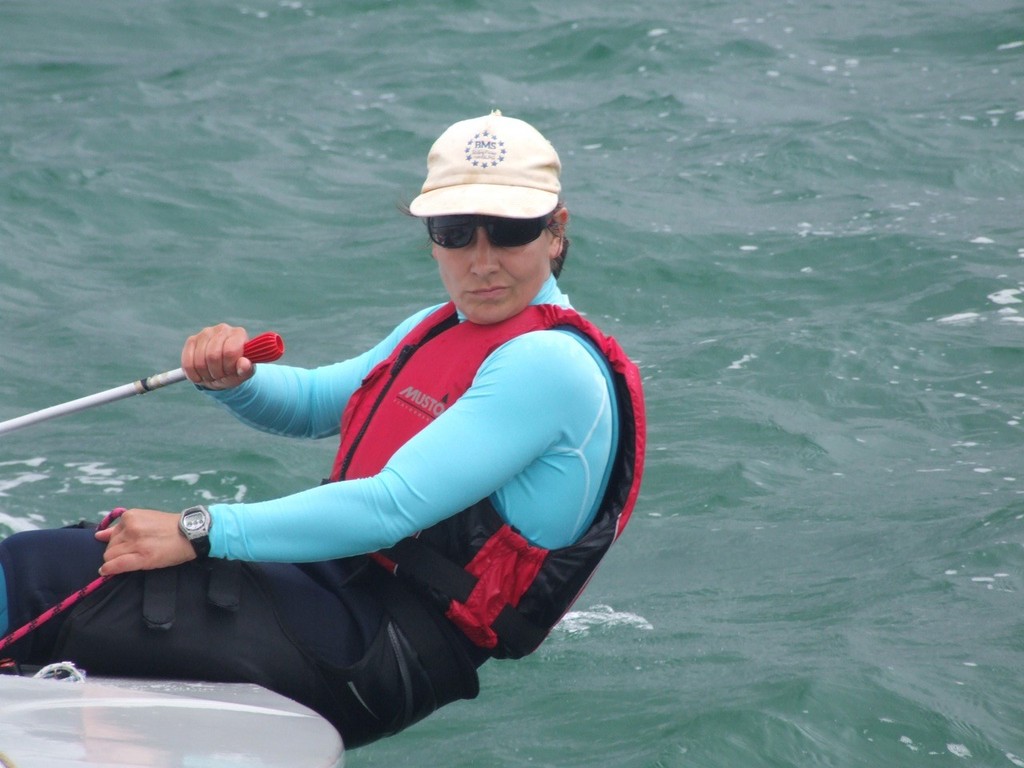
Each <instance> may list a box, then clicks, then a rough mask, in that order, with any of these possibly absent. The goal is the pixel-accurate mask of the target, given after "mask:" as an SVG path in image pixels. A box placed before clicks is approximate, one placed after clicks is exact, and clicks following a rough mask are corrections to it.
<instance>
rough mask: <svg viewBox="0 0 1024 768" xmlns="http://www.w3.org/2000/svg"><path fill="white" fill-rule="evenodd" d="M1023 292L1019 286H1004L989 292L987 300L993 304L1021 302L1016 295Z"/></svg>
mask: <svg viewBox="0 0 1024 768" xmlns="http://www.w3.org/2000/svg"><path fill="white" fill-rule="evenodd" d="M1021 293H1024V291H1022V290H1021V289H1020V288H1004V289H1003V290H1001V291H996V292H995V293H990V294H989V295H988V300H989V301H991V302H993V303H995V304H1022V303H1024V301H1021V299H1018V298H1017V297H1018V296H1020V295H1021Z"/></svg>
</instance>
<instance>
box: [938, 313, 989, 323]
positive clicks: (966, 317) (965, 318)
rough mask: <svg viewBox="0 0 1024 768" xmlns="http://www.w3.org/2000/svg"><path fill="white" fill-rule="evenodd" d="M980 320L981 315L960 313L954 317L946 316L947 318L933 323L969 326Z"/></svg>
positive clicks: (941, 318)
mask: <svg viewBox="0 0 1024 768" xmlns="http://www.w3.org/2000/svg"><path fill="white" fill-rule="evenodd" d="M980 319H981V315H979V314H978V313H977V312H960V313H958V314H955V315H948V316H947V317H940V318H939V319H938V320H936V321H935V322H937V323H947V324H949V325H969V324H971V323H973V322H976V321H977V320H980Z"/></svg>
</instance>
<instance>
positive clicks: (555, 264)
mask: <svg viewBox="0 0 1024 768" xmlns="http://www.w3.org/2000/svg"><path fill="white" fill-rule="evenodd" d="M563 208H565V203H564V202H562V201H561V200H559V201H558V205H556V206H555V210H553V211H552V212H551V223H550V224H548V231H549V232H550V233H551V234H553V235H554V236H555V237H557V238H559V239H560V240H561V241H562V250H561V251H559V253H558V255H557V256H556V257H555V258H553V259H552V260H551V274H553V275H554V276H555V277H556V278H557V277H558V276H559V275H560V274H562V267H563V266H564V265H565V257H566V256H568V255H569V236H568V235H567V234H566V232H565V231H566V230H567V229H568V228H569V222H568V220H566V221H565V222H564V223H563V222H560V221H558V220H557V219H556V218H555V214H556V213H558V212H559V211H560V210H562V209H563Z"/></svg>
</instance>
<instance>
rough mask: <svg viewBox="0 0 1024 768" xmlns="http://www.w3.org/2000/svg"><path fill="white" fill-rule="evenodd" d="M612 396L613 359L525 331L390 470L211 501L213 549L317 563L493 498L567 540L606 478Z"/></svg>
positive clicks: (529, 534) (537, 534)
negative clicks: (609, 363) (282, 492)
mask: <svg viewBox="0 0 1024 768" xmlns="http://www.w3.org/2000/svg"><path fill="white" fill-rule="evenodd" d="M313 375H314V377H316V376H318V375H324V374H316V373H315V372H314V374H313ZM613 397H614V395H613V393H612V389H611V383H610V376H609V373H608V371H607V369H606V365H605V364H604V362H603V360H601V359H600V356H599V355H598V353H597V352H596V351H595V350H593V349H592V347H591V345H590V344H589V343H587V342H585V341H583V340H582V339H580V338H579V337H578V336H576V335H575V334H571V333H568V332H558V331H555V332H552V331H541V332H535V333H529V334H526V335H524V336H520V337H517V338H516V339H513V340H512V341H510V342H508V343H506V344H505V345H503V346H502V347H500V348H499V349H498V350H496V351H495V352H494V353H492V354H491V355H490V356H489V357H488V358H487V360H486V361H485V362H484V364H483V365H482V366H481V368H480V370H479V371H478V372H477V376H476V378H475V379H474V381H473V384H472V386H471V387H470V388H469V389H468V390H467V391H466V393H465V394H464V395H463V396H462V397H461V398H459V400H458V401H456V403H455V404H454V405H452V407H450V408H449V409H448V410H447V411H445V412H444V413H443V414H442V415H441V416H439V417H438V418H437V419H436V420H435V421H434V422H432V423H431V424H430V425H429V426H427V427H426V428H425V429H423V430H422V431H421V432H420V433H419V434H417V435H416V436H415V437H413V438H412V439H411V440H410V441H409V442H408V443H406V444H405V445H404V446H402V448H401V449H399V450H398V451H397V452H396V453H395V455H394V456H393V457H392V458H391V460H390V461H389V462H388V464H387V466H386V467H385V468H384V469H383V470H382V471H381V472H380V473H379V474H377V475H375V476H373V477H369V478H365V479H360V480H349V481H344V482H339V483H331V484H329V485H324V486H318V487H316V488H311V489H309V490H306V491H302V492H299V493H296V494H294V495H291V496H286V497H283V498H280V499H275V500H272V501H266V502H257V503H252V504H215V505H213V506H211V508H210V511H211V513H212V515H213V519H214V524H213V528H212V530H211V554H213V555H214V556H219V557H229V558H237V559H243V560H264V561H281V562H309V561H315V560H325V559H331V558H337V557H345V556H349V555H355V554H361V553H365V552H372V551H375V550H377V549H381V548H383V547H387V546H391V545H392V544H394V543H395V542H397V541H399V540H400V539H402V538H405V537H406V536H409V535H411V534H413V533H415V532H417V531H419V530H422V529H424V528H427V527H429V526H430V525H433V524H434V523H437V522H439V521H441V520H443V519H445V518H447V517H449V516H451V515H452V514H454V513H456V512H458V511H460V510H461V509H464V508H465V507H467V506H469V505H470V504H473V503H475V502H477V501H479V500H480V499H482V498H486V497H490V498H491V499H492V501H493V502H494V504H495V506H496V508H497V509H498V511H499V512H500V513H501V514H502V515H503V516H504V517H505V519H506V520H507V521H508V522H509V523H511V524H512V525H514V526H516V527H517V528H518V529H519V530H520V531H522V533H523V535H524V536H526V538H527V539H529V540H531V541H533V542H534V543H536V544H539V545H541V546H545V547H549V548H553V547H559V546H565V545H567V544H569V543H571V542H572V541H574V540H575V539H576V538H577V537H578V536H579V535H580V533H581V532H582V531H583V530H585V529H586V527H587V526H588V525H589V523H590V521H591V520H592V518H593V514H594V511H595V509H596V502H597V500H598V499H599V498H600V496H601V495H602V494H603V490H604V486H605V484H606V482H607V474H608V469H609V466H610V463H611V455H612V448H613V446H614V440H615V433H616V422H615V420H616V408H615V407H614V400H613Z"/></svg>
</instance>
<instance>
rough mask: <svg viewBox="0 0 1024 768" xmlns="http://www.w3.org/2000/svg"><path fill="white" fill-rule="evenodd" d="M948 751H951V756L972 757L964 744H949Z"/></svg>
mask: <svg viewBox="0 0 1024 768" xmlns="http://www.w3.org/2000/svg"><path fill="white" fill-rule="evenodd" d="M946 749H948V750H949V753H950V754H951V755H956V756H957V757H971V750H969V749H968V748H967V747H965V746H964V745H963V744H947V745H946Z"/></svg>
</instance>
